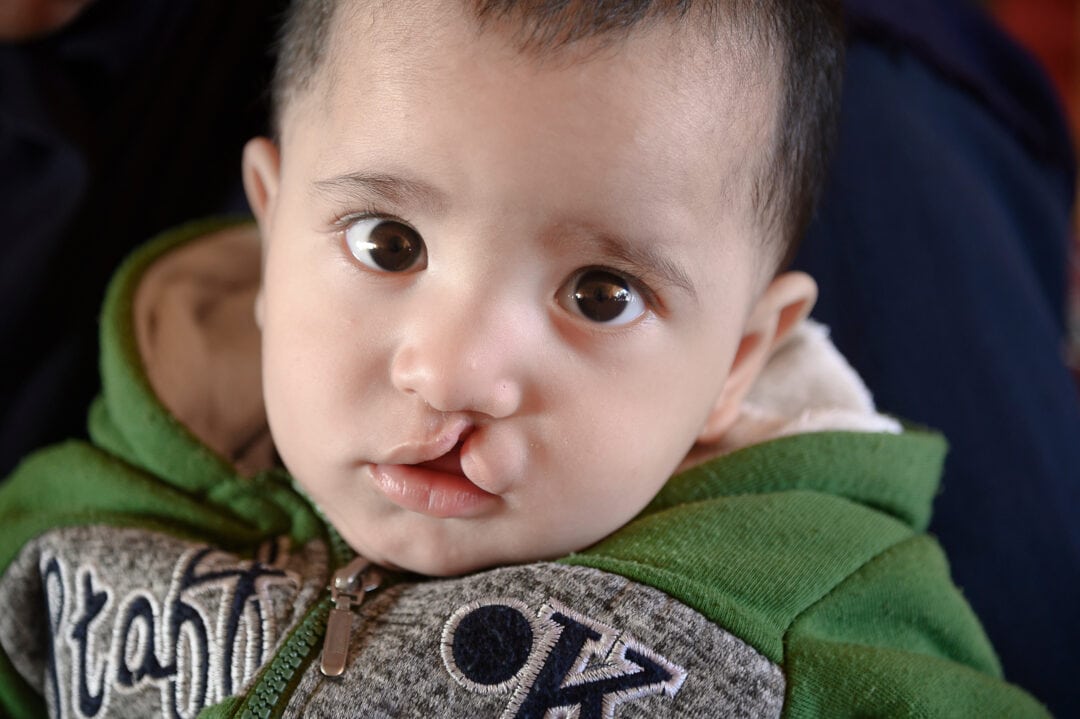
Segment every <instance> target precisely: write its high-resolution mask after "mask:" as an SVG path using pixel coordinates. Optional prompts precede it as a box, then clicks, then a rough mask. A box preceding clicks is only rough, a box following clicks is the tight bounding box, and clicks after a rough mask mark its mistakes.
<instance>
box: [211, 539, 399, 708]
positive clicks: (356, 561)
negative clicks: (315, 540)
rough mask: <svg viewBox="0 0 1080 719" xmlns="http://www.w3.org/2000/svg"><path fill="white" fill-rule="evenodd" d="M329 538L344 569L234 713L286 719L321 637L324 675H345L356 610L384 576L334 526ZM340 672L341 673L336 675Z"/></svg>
mask: <svg viewBox="0 0 1080 719" xmlns="http://www.w3.org/2000/svg"><path fill="white" fill-rule="evenodd" d="M329 539H330V551H331V554H332V555H334V556H333V558H334V560H336V561H335V562H334V564H335V565H336V566H338V567H339V569H338V570H337V571H336V572H334V575H333V577H331V581H330V586H329V587H327V590H328V591H329V593H330V596H328V597H325V598H323V599H321V600H320V601H318V602H316V603H315V606H313V607H312V608H311V609H310V610H309V611H308V613H307V614H306V615H305V616H304V618H303V619H302V620H300V623H299V624H298V625H297V626H296V628H295V629H293V631H292V633H291V634H290V635H289V636H288V638H286V639H285V641H284V642H282V645H281V649H279V650H278V652H277V653H276V654H275V655H274V658H273V659H272V660H270V663H269V664H268V665H267V666H266V667H265V668H264V669H263V671H262V675H261V676H260V677H259V678H258V679H257V680H256V682H255V684H254V685H253V686H252V688H251V689H250V690H249V691H248V693H247V696H245V697H244V699H243V701H242V702H240V704H239V705H238V706H237V707H236V709H235V710H234V711H233V712H231V713H230V714H229V716H233V717H241V719H271V717H280V716H281V713H282V711H284V709H285V705H287V704H288V701H289V699H290V698H291V697H292V690H293V689H295V686H296V684H297V683H298V682H299V681H300V673H301V672H302V671H303V669H304V667H306V666H307V665H308V664H309V663H310V661H311V659H312V658H313V657H314V652H315V649H316V647H317V646H318V645H319V642H320V640H322V641H323V651H322V659H321V661H320V666H319V669H320V670H321V671H322V673H323V674H325V675H326V676H340V675H341V674H342V673H343V672H344V671H345V666H346V664H347V660H348V647H349V639H350V637H351V636H352V619H353V611H352V610H354V609H355V608H356V607H358V606H360V604H361V603H362V602H363V600H364V598H365V596H366V595H367V594H368V593H370V592H373V591H376V590H377V589H379V588H380V587H381V586H382V583H383V581H382V580H383V578H382V573H381V572H380V571H379V569H378V568H377V567H376V566H375V565H373V564H372V563H371V562H369V561H368V560H366V559H364V558H363V557H360V556H359V555H357V554H356V553H355V552H353V551H352V549H351V548H350V547H349V545H348V544H347V543H346V542H345V541H344V540H343V539H342V538H341V535H339V534H338V533H337V532H336V531H334V530H333V528H332V527H331V528H330V537H329ZM346 562H347V563H346ZM342 565H344V566H342ZM328 670H329V671H328ZM334 671H336V672H337V673H336V674H333V673H330V672H334Z"/></svg>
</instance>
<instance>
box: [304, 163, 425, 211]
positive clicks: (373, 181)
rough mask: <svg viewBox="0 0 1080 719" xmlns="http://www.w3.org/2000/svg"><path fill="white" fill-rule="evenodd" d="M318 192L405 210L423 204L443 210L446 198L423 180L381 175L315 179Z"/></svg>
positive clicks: (351, 175) (369, 174) (352, 173)
mask: <svg viewBox="0 0 1080 719" xmlns="http://www.w3.org/2000/svg"><path fill="white" fill-rule="evenodd" d="M313 184H314V186H315V189H316V190H317V191H319V192H322V193H328V194H335V195H340V194H344V195H347V196H349V197H355V198H359V199H361V200H364V201H368V202H371V201H376V202H381V203H385V204H387V205H391V206H393V207H402V206H408V205H420V206H423V207H433V208H441V207H444V206H445V205H446V197H445V196H444V195H443V193H442V192H441V191H439V190H438V189H436V188H435V187H434V186H432V185H429V184H428V183H426V182H424V181H423V180H413V179H409V178H405V177H398V176H396V175H387V174H380V173H366V172H349V173H346V174H344V175H337V176H336V177H330V178H327V179H324V180H315V182H314V183H313Z"/></svg>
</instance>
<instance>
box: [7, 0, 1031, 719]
mask: <svg viewBox="0 0 1080 719" xmlns="http://www.w3.org/2000/svg"><path fill="white" fill-rule="evenodd" d="M836 5H837V4H836V3H833V2H827V1H825V0H772V1H766V2H756V3H740V2H700V3H696V4H695V3H690V2H652V3H649V2H644V1H638V2H614V1H605V2H574V1H572V2H565V1H560V2H555V1H552V2H544V1H543V0H535V1H533V2H510V1H508V0H503V1H500V0H476V1H475V2H473V1H471V0H442V1H438V0H410V1H408V2H405V1H401V2H393V3H391V2H365V3H359V2H332V1H331V0H302V1H300V2H297V3H296V4H295V6H294V7H293V8H292V10H291V14H290V16H289V17H288V19H287V21H286V24H285V29H284V33H283V41H282V46H281V55H280V58H279V68H278V73H277V76H276V79H275V87H274V97H275V113H276V128H277V132H276V137H275V138H274V139H265V138H259V139H255V140H252V141H251V143H249V145H248V147H247V148H246V150H245V153H244V160H243V177H244V184H245V188H246V190H247V193H248V198H249V201H250V204H251V207H252V209H253V211H254V214H255V218H256V221H257V232H256V231H255V230H254V228H252V227H251V226H250V225H247V224H241V225H236V224H232V223H228V222H224V223H223V222H216V223H210V224H199V225H193V226H189V227H186V228H182V229H181V230H178V231H177V232H175V233H172V234H170V235H168V236H167V237H165V238H163V239H161V240H159V241H158V242H156V243H154V244H152V245H151V246H149V247H148V248H147V249H145V250H143V251H142V252H141V253H140V254H138V255H137V256H136V257H134V258H133V259H132V260H131V261H130V262H129V263H128V265H127V266H126V267H125V268H124V269H122V270H121V271H120V273H119V274H118V276H117V279H116V280H115V282H114V285H113V288H112V290H111V293H110V297H109V300H108V301H107V303H106V309H105V313H104V318H103V347H104V351H103V361H102V363H103V378H104V394H103V398H102V400H101V401H99V403H98V404H97V405H95V408H94V410H93V411H92V413H91V433H92V443H91V444H68V445H63V446H61V447H58V448H55V449H52V450H46V451H44V452H42V453H40V454H38V455H36V456H35V457H33V458H31V459H29V460H28V461H26V462H25V463H24V464H23V465H22V466H21V467H20V468H19V470H18V471H17V472H16V474H15V475H14V476H13V477H12V479H11V480H10V481H9V482H8V483H7V486H6V487H5V488H4V490H3V492H2V493H0V527H3V529H0V548H2V550H3V553H2V554H0V567H2V568H3V572H4V574H3V577H2V578H0V616H2V617H3V619H0V647H2V649H3V655H2V656H0V708H3V709H4V710H6V712H7V713H8V714H11V715H13V716H36V715H38V714H40V713H43V712H45V711H48V712H49V713H50V714H51V715H53V716H80V717H91V716H139V717H146V716H159V715H160V716H165V717H176V716H183V717H189V716H195V715H196V714H199V716H203V717H225V716H249V715H251V716H277V715H280V714H284V715H288V716H305V717H307V716H327V717H333V716H364V717H382V716H412V717H430V716H438V717H451V716H462V717H485V716H490V717H500V716H501V717H536V718H537V719H541V718H543V717H554V716H558V717H570V716H574V717H582V718H585V717H615V716H618V717H640V716H650V717H656V716H673V717H674V716H679V717H714V716H778V715H781V714H784V715H791V716H802V715H825V716H838V715H847V714H858V715H865V714H879V715H894V714H898V715H909V714H910V715H918V716H925V715H937V714H941V713H949V712H952V713H956V714H965V715H968V714H970V715H978V716H991V715H1010V716H1021V715H1040V714H1041V711H1042V710H1041V708H1040V707H1039V706H1038V705H1037V704H1036V703H1035V702H1033V701H1032V700H1031V699H1030V698H1028V697H1027V696H1026V695H1024V694H1023V693H1022V692H1020V691H1019V690H1017V689H1015V688H1013V687H1010V686H1008V685H1006V684H1004V683H1002V682H1000V680H999V679H997V678H996V677H995V675H996V674H999V672H1000V670H999V669H998V667H997V664H996V660H995V659H994V657H993V653H992V650H991V649H990V648H989V646H988V645H987V643H986V640H985V638H984V637H983V635H982V633H981V630H980V629H979V627H978V624H977V622H976V621H975V620H974V618H973V617H972V616H971V614H970V610H969V609H968V608H967V606H966V604H965V603H964V602H963V600H962V598H961V597H960V596H959V593H958V592H957V590H956V589H955V588H954V587H953V586H952V585H951V583H950V582H949V579H948V573H947V569H946V567H945V565H944V562H943V559H942V558H941V556H940V552H939V550H938V549H937V547H936V544H935V543H934V542H933V540H931V539H929V538H928V537H926V536H925V535H924V534H922V530H923V529H925V525H926V522H927V519H928V512H929V504H930V499H931V497H932V495H933V492H934V490H935V487H936V481H937V471H938V470H939V468H940V462H941V456H942V452H943V447H942V443H941V442H940V440H939V439H937V438H936V437H933V436H931V435H926V434H923V433H918V432H902V431H901V428H900V426H899V425H898V424H897V423H896V422H895V421H893V420H891V419H889V418H886V417H882V416H880V415H878V414H876V413H875V412H874V411H873V408H872V404H871V402H870V399H869V395H868V393H867V392H866V390H865V388H864V387H863V386H862V384H861V383H860V382H859V380H858V379H857V378H856V377H854V375H853V373H852V372H851V370H850V369H849V368H848V367H847V366H846V364H845V363H844V362H843V360H842V359H840V358H839V357H838V356H837V355H836V354H835V351H833V350H832V348H831V346H830V345H829V344H828V341H827V339H826V337H825V333H824V332H823V331H822V330H821V329H820V328H817V327H814V326H812V325H807V324H806V323H804V322H803V320H804V319H805V318H806V316H807V314H808V312H809V310H810V308H811V306H812V304H813V302H814V299H815V296H816V287H815V284H814V282H813V280H812V279H810V278H809V277H808V276H806V275H803V274H800V273H790V272H781V271H780V270H781V269H782V268H783V267H784V265H785V262H786V258H787V257H788V256H789V255H790V253H791V250H792V247H793V245H794V242H795V241H796V238H798V237H799V236H800V234H801V233H802V231H803V229H804V227H805V224H806V222H807V219H808V218H809V215H810V213H811V209H812V206H813V202H814V199H815V195H816V193H817V190H818V186H819V184H820V178H821V174H822V170H823V165H824V158H825V156H826V154H827V149H828V145H829V137H830V134H831V133H832V131H833V125H834V121H835V114H836V105H837V97H838V85H839V73H840V67H841V64H842V36H841V31H840V28H839V19H838V16H839V10H838V9H837V7H836ZM260 255H261V260H260ZM260 265H261V274H260V273H259V269H260ZM256 295H257V296H256ZM252 301H254V306H255V319H256V323H257V325H258V328H259V333H258V335H256V333H255V329H254V326H253V325H251V324H250V321H249V320H248V319H247V318H248V313H249V311H250V310H249V308H250V306H251V303H252ZM256 337H257V341H258V342H259V345H260V347H261V362H260V359H259V357H258V354H257V353H256V352H253V351H252V349H253V342H254V341H255V338H256ZM192 357H196V358H201V359H195V360H193V359H192ZM177 367H180V368H182V369H183V368H186V369H187V370H190V371H187V372H183V371H180V370H177V369H176V368H177ZM260 368H261V387H262V391H261V394H260V392H258V390H257V388H256V389H252V387H253V385H252V381H253V380H254V379H257V377H258V375H259V372H258V370H259V369H260ZM181 375H182V376H181ZM178 377H180V378H179V379H177V378H178ZM221 378H224V379H221ZM208 386H209V387H210V388H211V389H210V390H206V388H207V387H208ZM262 401H264V402H265V411H264V407H263V403H262ZM264 424H268V426H269V436H268V435H266V434H265V433H263V432H262V431H261V428H262V427H263V426H264ZM270 436H272V445H271V444H270V442H269V437H270ZM274 453H276V456H277V457H280V462H281V463H282V464H283V465H284V467H285V469H286V470H287V472H288V474H287V475H286V474H285V473H284V472H283V471H282V470H280V469H278V468H277V467H276V464H277V463H276V462H275V461H274V457H273V456H272V455H273V454H274ZM377 567H381V568H382V570H381V571H380V570H378V569H377ZM331 575H332V579H331ZM418 575H423V576H418ZM433 577H442V578H441V579H434V578H433ZM328 581H330V583H331V589H330V596H329V597H327V596H326V594H325V593H324V592H323V588H324V587H325V585H326V584H327V582H328ZM327 677H330V678H327ZM200 712H201V713H200Z"/></svg>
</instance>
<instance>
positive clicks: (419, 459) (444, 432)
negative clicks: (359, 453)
mask: <svg viewBox="0 0 1080 719" xmlns="http://www.w3.org/2000/svg"><path fill="white" fill-rule="evenodd" d="M472 429H473V423H472V422H471V421H470V420H469V419H468V418H466V417H463V416H460V415H458V416H452V417H450V418H449V419H447V420H446V421H445V422H444V423H443V424H442V425H440V426H439V427H438V429H436V431H434V432H433V433H432V434H431V436H430V437H427V438H424V439H420V440H406V441H404V442H402V443H400V444H398V445H396V446H395V447H393V448H392V449H390V450H389V451H388V452H387V453H386V455H385V457H384V458H383V461H382V462H380V464H422V463H424V462H430V461H432V460H434V459H438V458H439V457H442V456H443V455H444V454H446V453H447V452H450V451H451V450H453V449H454V447H456V446H457V445H458V444H459V443H460V442H463V441H464V440H465V437H466V436H467V435H468V434H469V433H470V432H471V431H472Z"/></svg>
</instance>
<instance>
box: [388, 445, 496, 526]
mask: <svg viewBox="0 0 1080 719" xmlns="http://www.w3.org/2000/svg"><path fill="white" fill-rule="evenodd" d="M467 442H468V436H463V437H459V438H458V441H457V442H456V443H455V444H454V445H453V446H452V447H451V448H450V449H449V450H447V451H445V452H443V453H442V454H440V455H438V456H437V457H434V458H433V459H428V460H425V461H422V462H417V463H415V464H373V465H370V467H371V476H372V479H373V480H374V484H375V487H376V489H378V490H379V492H381V493H382V495H383V496H384V497H386V498H387V499H388V500H390V501H391V502H392V503H394V504H396V505H398V506H399V507H401V508H402V509H406V510H408V511H410V512H415V513H417V514H423V515H426V516H429V517H436V518H439V519H450V518H469V517H475V516H478V515H480V514H483V513H484V512H486V511H488V510H490V509H491V508H492V507H493V506H494V505H495V504H497V503H498V502H499V497H498V495H495V494H492V493H490V492H487V491H485V490H483V489H481V488H480V487H478V486H477V485H475V484H474V483H473V482H472V481H471V480H470V479H469V478H468V476H466V474H465V472H464V470H463V469H462V467H461V455H462V452H466V451H468V449H467Z"/></svg>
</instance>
